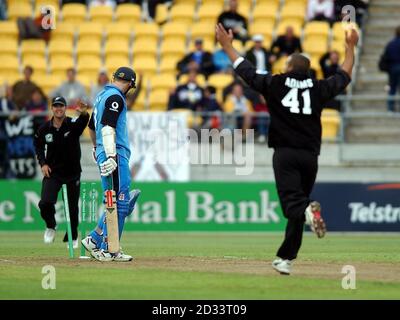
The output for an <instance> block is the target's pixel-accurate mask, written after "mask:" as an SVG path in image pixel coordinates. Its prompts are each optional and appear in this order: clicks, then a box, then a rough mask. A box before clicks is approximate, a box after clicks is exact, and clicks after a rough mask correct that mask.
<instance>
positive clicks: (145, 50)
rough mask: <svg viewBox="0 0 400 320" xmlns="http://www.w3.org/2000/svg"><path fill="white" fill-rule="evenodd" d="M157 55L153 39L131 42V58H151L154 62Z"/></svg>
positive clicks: (155, 43)
mask: <svg viewBox="0 0 400 320" xmlns="http://www.w3.org/2000/svg"><path fill="white" fill-rule="evenodd" d="M156 54H157V41H156V40H155V39H146V38H141V39H139V40H136V41H134V42H133V57H134V58H140V57H143V56H146V57H149V56H152V57H153V59H154V60H156V59H155V56H156Z"/></svg>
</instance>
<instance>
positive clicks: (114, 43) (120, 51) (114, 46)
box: [104, 40, 129, 59]
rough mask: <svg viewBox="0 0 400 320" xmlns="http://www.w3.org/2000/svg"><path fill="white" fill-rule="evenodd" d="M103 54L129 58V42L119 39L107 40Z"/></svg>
mask: <svg viewBox="0 0 400 320" xmlns="http://www.w3.org/2000/svg"><path fill="white" fill-rule="evenodd" d="M104 55H105V57H106V58H108V57H118V58H126V59H128V58H129V43H128V41H121V40H108V41H107V42H106V45H105V48H104Z"/></svg>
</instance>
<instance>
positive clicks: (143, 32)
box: [133, 23, 159, 41]
mask: <svg viewBox="0 0 400 320" xmlns="http://www.w3.org/2000/svg"><path fill="white" fill-rule="evenodd" d="M133 31H134V33H135V40H138V39H140V38H146V39H153V40H156V41H157V40H158V35H159V29H158V26H157V25H156V24H155V23H139V24H137V25H135V26H134V29H133Z"/></svg>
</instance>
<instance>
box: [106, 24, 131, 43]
mask: <svg viewBox="0 0 400 320" xmlns="http://www.w3.org/2000/svg"><path fill="white" fill-rule="evenodd" d="M105 32H106V35H107V41H111V40H120V41H129V40H130V39H131V35H132V27H131V25H130V24H129V23H127V22H113V23H109V24H108V25H107V26H106V28H105Z"/></svg>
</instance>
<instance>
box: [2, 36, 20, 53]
mask: <svg viewBox="0 0 400 320" xmlns="http://www.w3.org/2000/svg"><path fill="white" fill-rule="evenodd" d="M17 51H18V42H17V40H15V39H7V40H3V41H2V42H1V46H0V55H13V56H17Z"/></svg>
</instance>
